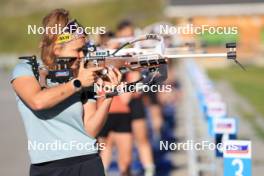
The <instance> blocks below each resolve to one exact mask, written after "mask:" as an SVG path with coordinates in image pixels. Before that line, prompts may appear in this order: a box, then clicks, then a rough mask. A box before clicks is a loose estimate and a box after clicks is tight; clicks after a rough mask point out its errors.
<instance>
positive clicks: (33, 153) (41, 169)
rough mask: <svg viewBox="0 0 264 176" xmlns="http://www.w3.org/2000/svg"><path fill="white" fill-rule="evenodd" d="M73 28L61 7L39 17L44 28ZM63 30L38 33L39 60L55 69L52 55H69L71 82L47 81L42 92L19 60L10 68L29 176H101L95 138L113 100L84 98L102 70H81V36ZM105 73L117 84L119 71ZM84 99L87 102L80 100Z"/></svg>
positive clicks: (25, 66)
mask: <svg viewBox="0 0 264 176" xmlns="http://www.w3.org/2000/svg"><path fill="white" fill-rule="evenodd" d="M72 24H74V25H73V26H76V25H78V23H77V22H76V21H72V20H70V19H69V13H68V11H66V10H64V9H56V10H53V11H52V12H51V13H49V14H48V15H47V16H46V17H45V18H44V19H43V27H53V26H56V25H57V26H61V27H68V28H69V27H70V25H72ZM64 32H65V33H64V34H51V33H47V34H43V36H42V41H41V61H39V62H42V64H43V65H44V67H46V68H54V59H55V58H56V57H69V56H71V57H74V58H75V59H74V60H73V61H72V65H71V69H72V70H73V74H74V79H72V80H71V81H69V82H67V83H63V84H56V83H53V82H50V81H49V80H47V85H48V86H47V88H43V87H42V86H41V85H40V83H39V81H38V80H37V79H36V77H35V76H34V73H33V71H32V67H31V65H30V64H28V62H23V61H22V62H21V63H19V64H18V65H17V66H16V67H15V69H14V70H13V75H12V80H11V83H12V86H13V89H14V91H15V93H16V95H17V104H18V109H19V111H20V114H21V116H22V119H23V122H24V125H25V129H26V133H27V137H28V142H29V143H30V144H29V145H28V146H29V147H28V149H29V155H30V158H31V163H32V164H31V167H30V175H31V176H88V175H89V176H102V175H104V167H103V164H102V161H101V158H100V157H99V155H98V154H97V148H96V147H95V144H96V139H95V136H97V134H98V132H99V131H100V130H101V128H102V127H103V125H104V122H105V121H106V118H107V113H108V110H109V107H110V105H111V102H112V99H111V98H108V99H104V100H102V102H101V104H100V106H99V107H97V104H96V100H95V99H93V93H91V92H86V93H85V94H84V91H83V90H84V89H83V88H85V87H89V86H92V85H93V84H94V83H95V82H96V80H97V74H96V72H98V71H99V70H101V69H102V68H85V66H84V62H83V61H81V57H82V56H83V53H82V52H80V48H81V47H82V46H83V45H84V44H85V37H86V35H85V34H84V33H79V32H76V30H66V31H64ZM65 36H66V37H65ZM108 71H109V73H108V77H109V80H110V81H109V82H107V84H112V85H118V84H119V82H120V80H121V74H120V72H119V71H118V70H117V69H115V68H109V70H108ZM101 81H102V80H100V82H101ZM83 95H85V96H86V97H85V98H86V101H83V102H82V101H81V98H83ZM40 146H41V147H40ZM102 147H103V146H102Z"/></svg>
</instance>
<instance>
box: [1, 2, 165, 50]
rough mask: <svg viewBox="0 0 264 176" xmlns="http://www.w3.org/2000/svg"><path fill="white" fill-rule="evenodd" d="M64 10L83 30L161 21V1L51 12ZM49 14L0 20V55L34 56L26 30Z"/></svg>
mask: <svg viewBox="0 0 264 176" xmlns="http://www.w3.org/2000/svg"><path fill="white" fill-rule="evenodd" d="M59 7H60V8H66V9H68V10H70V13H71V16H72V17H73V18H76V19H78V21H80V23H82V24H83V25H84V26H106V27H107V29H115V25H116V23H117V22H118V21H119V20H121V19H124V18H126V19H127V18H128V19H131V20H133V21H134V23H135V24H136V25H137V26H144V25H147V24H151V23H153V22H155V21H156V20H162V18H163V16H162V8H163V4H162V1H161V0H152V1H151V3H150V1H146V0H107V1H100V2H99V3H90V4H89V3H88V4H82V5H79V6H78V5H76V6H70V7H68V6H66V7H64V6H61V5H54V7H53V8H59ZM49 11H50V10H40V11H37V12H33V13H32V14H29V15H25V16H15V17H3V18H1V20H0V34H1V39H0V52H6V53H7V52H16V53H21V52H36V51H38V43H39V39H40V36H39V35H28V34H27V26H28V25H29V24H31V25H34V24H35V25H37V26H40V24H41V20H42V18H43V17H44V16H45V15H46V14H47V13H48V12H49Z"/></svg>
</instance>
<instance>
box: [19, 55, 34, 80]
mask: <svg viewBox="0 0 264 176" xmlns="http://www.w3.org/2000/svg"><path fill="white" fill-rule="evenodd" d="M18 59H23V60H27V61H28V62H27V64H29V65H30V66H31V68H32V71H33V74H34V76H35V77H36V79H37V80H39V63H38V62H37V57H36V56H35V55H33V56H22V57H19V58H18Z"/></svg>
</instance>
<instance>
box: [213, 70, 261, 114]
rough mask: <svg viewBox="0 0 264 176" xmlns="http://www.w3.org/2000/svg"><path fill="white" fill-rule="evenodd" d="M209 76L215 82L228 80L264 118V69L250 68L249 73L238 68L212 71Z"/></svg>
mask: <svg viewBox="0 0 264 176" xmlns="http://www.w3.org/2000/svg"><path fill="white" fill-rule="evenodd" d="M208 74H209V76H210V77H211V78H213V79H214V80H226V81H229V82H230V83H231V85H232V86H233V88H234V89H235V90H236V91H237V92H238V93H239V94H241V95H242V96H243V97H245V98H246V99H247V100H248V101H249V102H250V103H251V104H252V105H253V106H254V107H255V109H256V110H257V111H258V112H259V113H261V114H262V116H263V117H264V108H263V107H264V79H263V76H264V68H263V67H254V66H248V67H247V71H242V70H241V69H240V68H238V67H231V68H225V69H211V70H209V71H208Z"/></svg>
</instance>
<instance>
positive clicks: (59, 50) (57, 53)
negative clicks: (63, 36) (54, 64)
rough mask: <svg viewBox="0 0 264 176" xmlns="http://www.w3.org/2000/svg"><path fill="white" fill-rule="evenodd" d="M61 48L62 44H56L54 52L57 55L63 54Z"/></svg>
mask: <svg viewBox="0 0 264 176" xmlns="http://www.w3.org/2000/svg"><path fill="white" fill-rule="evenodd" d="M61 49H62V46H61V45H59V44H55V45H54V46H53V53H54V54H55V56H60V55H61Z"/></svg>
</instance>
